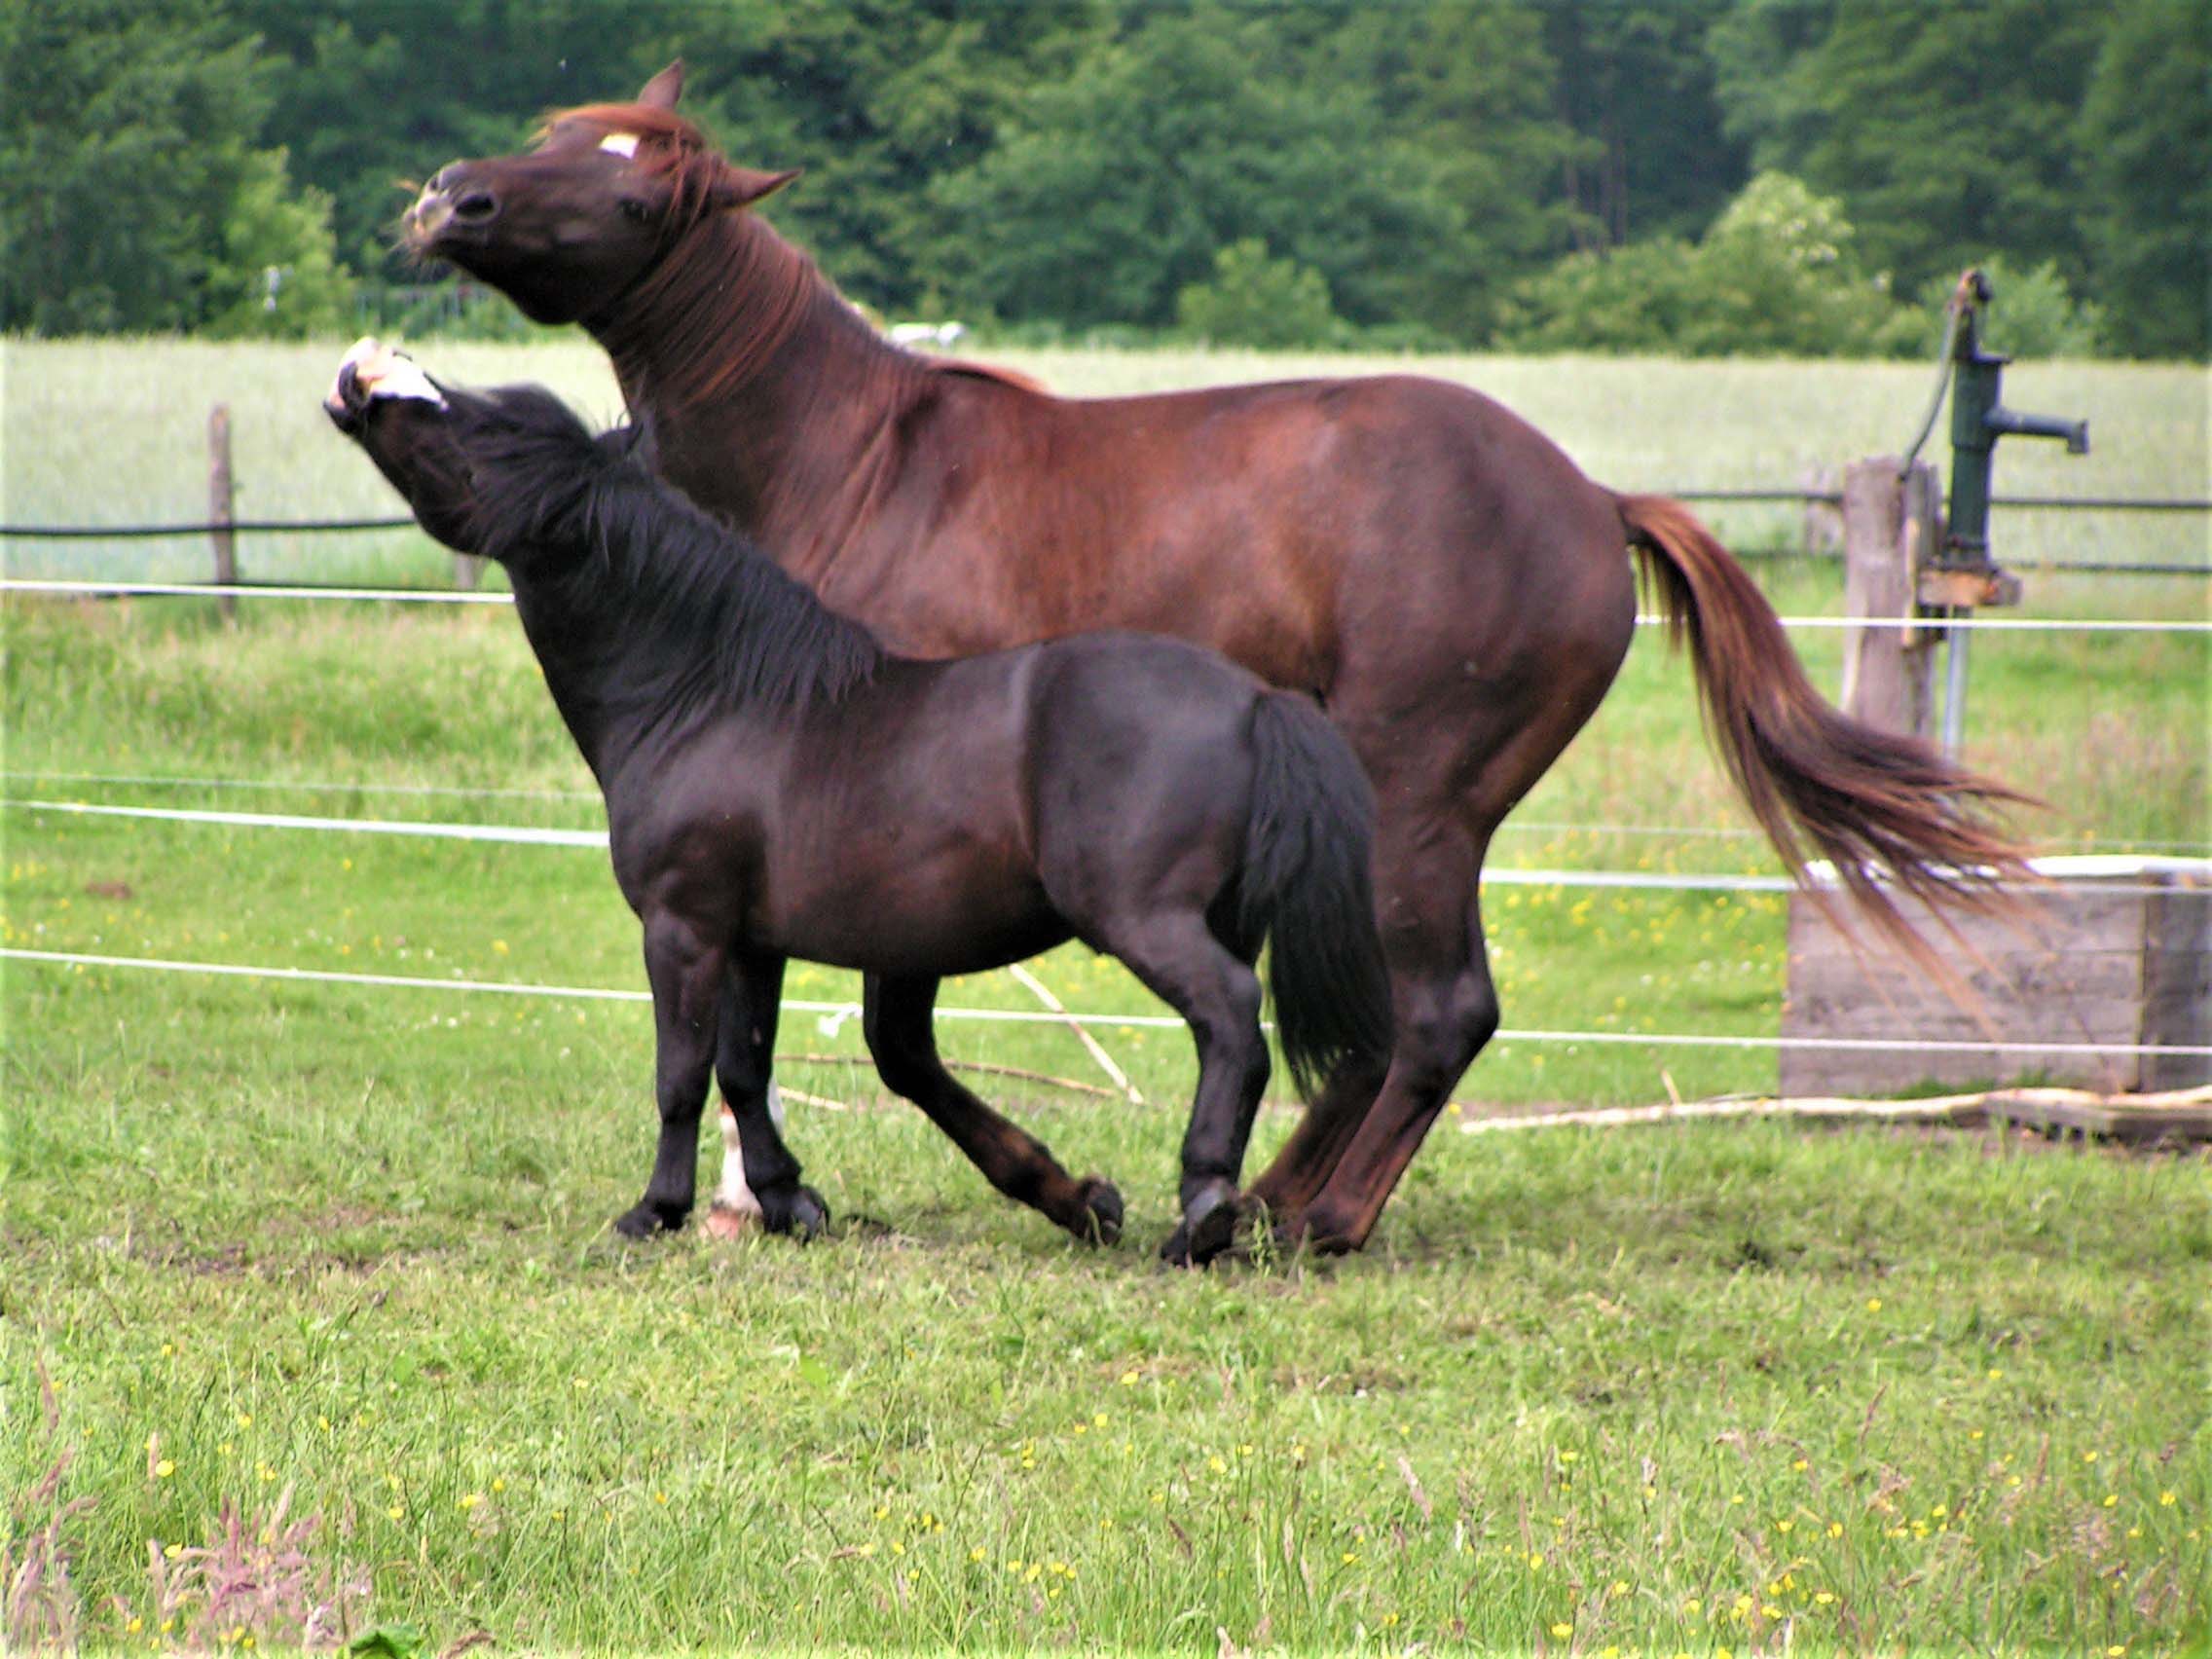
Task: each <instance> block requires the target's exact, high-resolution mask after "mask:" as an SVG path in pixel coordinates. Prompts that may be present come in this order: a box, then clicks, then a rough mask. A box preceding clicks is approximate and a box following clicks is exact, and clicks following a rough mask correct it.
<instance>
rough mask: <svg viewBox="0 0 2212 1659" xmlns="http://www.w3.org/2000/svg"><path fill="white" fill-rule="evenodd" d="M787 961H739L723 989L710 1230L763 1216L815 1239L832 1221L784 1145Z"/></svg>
mask: <svg viewBox="0 0 2212 1659" xmlns="http://www.w3.org/2000/svg"><path fill="white" fill-rule="evenodd" d="M783 987H784V959H783V958H782V957H780V956H764V957H752V958H740V959H739V960H737V961H735V962H733V963H732V964H731V965H730V970H729V976H728V978H727V979H726V981H725V982H724V984H723V986H722V1000H721V1015H720V1021H719V1023H720V1033H719V1039H718V1042H717V1048H716V1054H715V1078H716V1081H717V1082H718V1083H719V1084H720V1085H721V1091H722V1173H721V1179H720V1181H719V1183H717V1185H716V1188H715V1198H714V1204H713V1206H712V1210H711V1213H710V1215H709V1217H708V1223H707V1225H708V1228H709V1230H710V1231H712V1232H717V1233H733V1232H737V1231H740V1230H741V1229H742V1228H743V1227H744V1226H745V1224H746V1223H747V1222H748V1221H751V1220H755V1219H757V1220H758V1221H759V1223H760V1225H761V1226H763V1227H764V1228H766V1229H767V1230H768V1231H769V1232H770V1233H792V1234H796V1235H798V1236H800V1237H802V1238H810V1237H812V1236H813V1235H816V1234H818V1233H820V1232H822V1231H823V1230H824V1229H826V1228H827V1227H828V1226H829V1225H830V1210H829V1207H828V1206H827V1205H826V1204H824V1203H823V1201H822V1195H821V1194H820V1193H817V1192H815V1191H814V1190H813V1189H812V1188H811V1187H803V1186H801V1185H799V1179H798V1177H799V1163H798V1160H797V1159H795V1158H793V1156H792V1153H791V1149H790V1148H789V1147H787V1146H786V1145H785V1144H784V1137H783V1129H784V1109H783V1104H782V1102H781V1101H780V1100H778V1098H777V1095H776V1085H775V1079H774V1065H775V1049H776V1016H777V1015H778V1014H780V1013H781V1012H782V1008H781V1004H782V998H783Z"/></svg>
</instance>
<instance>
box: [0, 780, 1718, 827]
mask: <svg viewBox="0 0 2212 1659" xmlns="http://www.w3.org/2000/svg"><path fill="white" fill-rule="evenodd" d="M0 778H6V779H9V780H11V781H13V782H18V783H26V784H109V785H113V786H115V787H117V788H119V789H168V790H264V791H268V792H271V793H293V794H394V795H461V796H469V795H483V796H494V795H497V796H500V797H504V798H509V799H515V800H582V801H592V802H594V803H596V802H597V801H598V800H599V799H600V798H601V796H600V793H599V792H598V791H597V790H527V789H513V788H502V787H500V786H498V785H493V784H376V783H338V782H334V781H331V780H329V779H322V778H200V777H191V776H184V775H179V774H177V773H174V772H36V771H27V772H17V771H0ZM1719 832H1720V831H1716V833H1719ZM1728 832H1729V833H1734V831H1728ZM1748 832H1749V831H1745V833H1748Z"/></svg>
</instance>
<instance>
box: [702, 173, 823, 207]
mask: <svg viewBox="0 0 2212 1659" xmlns="http://www.w3.org/2000/svg"><path fill="white" fill-rule="evenodd" d="M799 172H800V169H799V168H797V167H792V168H790V169H789V170H788V171H785V172H759V171H756V170H755V169H754V168H752V167H741V166H732V165H730V164H728V163H724V164H723V165H722V168H721V170H720V172H719V173H718V174H717V175H716V177H715V185H714V188H713V189H712V190H711V191H709V192H708V193H707V205H708V207H709V208H710V209H711V210H713V211H716V212H720V211H722V210H724V209H726V208H731V207H750V206H752V205H753V204H754V203H756V202H759V201H762V200H764V199H765V198H767V197H770V196H773V195H775V194H776V192H777V191H779V190H781V189H783V188H784V186H785V185H787V184H789V183H791V181H792V180H793V179H794V178H796V177H798V175H799Z"/></svg>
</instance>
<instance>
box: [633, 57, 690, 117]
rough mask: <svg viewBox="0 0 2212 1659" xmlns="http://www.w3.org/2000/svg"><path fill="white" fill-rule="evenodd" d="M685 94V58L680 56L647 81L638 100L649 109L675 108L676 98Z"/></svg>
mask: <svg viewBox="0 0 2212 1659" xmlns="http://www.w3.org/2000/svg"><path fill="white" fill-rule="evenodd" d="M682 95H683V59H682V58H681V57H679V58H678V59H677V60H676V61H675V62H674V63H671V64H670V65H669V66H668V67H667V68H666V69H663V70H662V71H661V72H660V73H659V74H657V75H655V76H654V77H653V78H652V79H651V80H649V81H647V82H646V83H645V91H643V92H640V93H639V94H638V101H639V102H640V103H642V104H644V105H645V107H646V108H647V109H674V108H675V107H676V100H677V99H678V98H681V97H682Z"/></svg>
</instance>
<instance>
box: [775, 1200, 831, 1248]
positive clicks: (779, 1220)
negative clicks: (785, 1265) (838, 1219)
mask: <svg viewBox="0 0 2212 1659" xmlns="http://www.w3.org/2000/svg"><path fill="white" fill-rule="evenodd" d="M757 1197H758V1198H759V1199H760V1219H761V1223H762V1224H763V1225H764V1226H765V1227H766V1228H767V1229H768V1231H769V1232H770V1233H783V1234H788V1235H791V1236H792V1237H793V1238H795V1239H797V1240H798V1241H799V1242H800V1243H801V1244H804V1243H806V1242H807V1241H808V1240H809V1239H813V1238H818V1237H820V1236H821V1235H823V1234H825V1233H827V1232H829V1231H830V1206H829V1205H828V1204H826V1203H824V1202H823V1201H822V1195H821V1194H820V1193H818V1192H816V1191H815V1190H814V1189H813V1188H812V1187H793V1189H792V1190H791V1192H790V1193H789V1194H788V1195H786V1194H778V1195H775V1196H774V1197H771V1196H770V1195H768V1194H766V1193H761V1194H758V1195H757Z"/></svg>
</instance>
